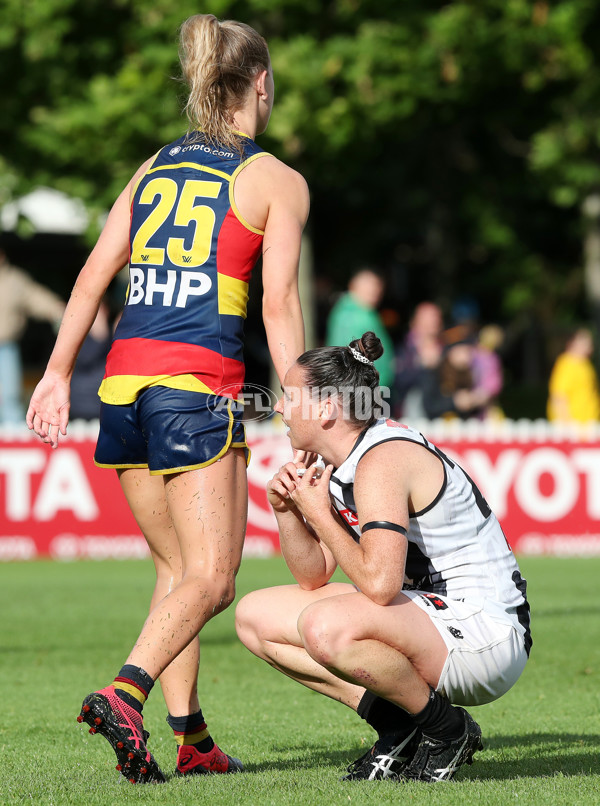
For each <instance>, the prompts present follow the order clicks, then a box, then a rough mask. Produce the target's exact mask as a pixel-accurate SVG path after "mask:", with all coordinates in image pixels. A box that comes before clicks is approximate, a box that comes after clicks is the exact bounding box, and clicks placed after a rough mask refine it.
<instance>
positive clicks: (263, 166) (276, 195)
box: [235, 156, 310, 382]
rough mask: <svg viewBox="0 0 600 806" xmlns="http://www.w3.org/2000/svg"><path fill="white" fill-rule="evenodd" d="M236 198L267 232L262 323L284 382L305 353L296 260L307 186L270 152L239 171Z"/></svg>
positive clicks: (252, 221) (307, 202)
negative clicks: (299, 357) (296, 361)
mask: <svg viewBox="0 0 600 806" xmlns="http://www.w3.org/2000/svg"><path fill="white" fill-rule="evenodd" d="M235 200H236V204H237V205H238V207H239V209H240V212H241V213H242V215H243V216H244V217H245V218H246V220H247V221H248V222H249V223H250V224H252V225H253V226H256V227H258V228H260V229H263V230H264V239H263V260H262V276H263V321H264V324H265V330H266V333H267V342H268V344H269V351H270V353H271V358H272V360H273V364H274V365H275V371H276V372H277V375H278V377H279V379H280V381H282V382H283V379H284V377H285V373H286V372H287V370H288V369H289V367H290V366H291V365H292V364H293V363H294V361H295V360H296V358H297V357H298V356H299V355H300V354H301V353H302V352H303V351H304V325H303V321H302V309H301V306H300V295H299V293H298V262H299V259H300V247H301V242H302V231H303V229H304V226H305V224H306V220H307V218H308V212H309V206H310V200H309V194H308V187H307V185H306V182H305V180H304V179H303V177H302V176H301V175H300V174H299V173H297V171H294V170H292V169H291V168H289V167H288V166H287V165H285V164H284V163H282V162H280V161H279V160H277V159H275V157H271V156H267V157H263V158H261V159H258V160H255V161H254V162H253V163H251V164H250V165H248V166H247V167H246V168H244V170H243V171H242V172H241V174H240V175H239V177H238V178H237V180H236V184H235Z"/></svg>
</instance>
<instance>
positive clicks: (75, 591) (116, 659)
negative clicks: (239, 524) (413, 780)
mask: <svg viewBox="0 0 600 806" xmlns="http://www.w3.org/2000/svg"><path fill="white" fill-rule="evenodd" d="M521 567H522V570H523V573H524V575H525V576H526V577H527V579H528V582H529V598H530V602H531V605H532V611H533V637H534V647H533V652H532V656H531V660H530V662H529V665H528V667H527V668H526V670H525V672H524V675H523V677H522V678H521V680H520V681H519V683H518V684H517V685H516V687H515V688H514V689H513V690H512V691H511V692H509V693H508V694H507V695H506V696H505V697H503V698H502V699H501V700H499V701H498V702H495V703H492V704H491V705H486V706H483V707H480V708H473V709H471V713H472V714H473V716H474V717H475V718H476V719H477V720H478V721H479V723H480V724H481V726H482V729H483V735H484V742H485V750H484V751H483V752H481V753H479V754H478V755H477V756H476V761H475V764H474V765H473V766H472V767H465V768H463V769H462V770H461V771H460V772H459V774H458V776H457V778H456V780H455V781H453V782H451V783H445V784H436V785H433V786H432V785H426V784H397V783H393V782H389V781H381V782H362V783H351V782H344V783H342V782H340V780H339V779H340V777H341V775H342V774H343V772H344V769H345V766H346V765H347V764H348V763H349V762H350V761H351V760H352V759H353V758H355V757H356V756H357V755H359V754H360V753H361V752H363V750H364V749H365V747H367V746H369V745H370V744H371V743H372V741H373V739H374V734H373V733H372V731H371V730H370V728H369V727H368V726H367V725H366V724H365V723H364V722H363V721H362V720H360V719H359V718H358V717H357V716H356V715H355V714H353V713H352V712H351V711H349V710H347V709H345V708H344V707H343V706H341V705H339V704H337V703H334V702H331V701H329V700H327V699H325V698H324V697H321V696H319V695H317V694H314V693H313V692H310V691H307V690H305V689H303V688H302V687H301V686H298V685H297V684H295V683H293V682H292V681H290V680H287V679H286V678H284V677H283V676H281V675H279V674H277V673H276V672H275V671H273V670H272V669H270V668H269V667H267V665H266V664H263V663H262V662H260V661H258V660H257V659H256V658H254V657H253V656H252V655H250V653H249V652H248V651H247V650H246V649H245V648H244V647H243V646H242V645H241V644H240V643H239V642H238V640H237V638H236V635H235V631H234V627H233V607H232V608H230V610H229V611H227V612H226V613H224V614H222V615H221V616H219V617H218V618H217V619H215V620H214V621H213V622H211V623H210V624H209V625H207V627H206V628H205V630H204V632H203V644H202V645H203V656H202V667H201V670H200V688H201V692H202V693H201V703H202V707H203V710H204V714H205V717H206V719H207V721H208V724H209V727H210V728H211V732H212V733H213V735H214V737H215V738H216V740H217V741H218V743H219V744H220V745H221V747H222V748H223V749H225V750H227V751H228V752H229V753H232V754H234V755H237V756H239V757H240V758H241V759H243V761H244V762H245V764H246V767H247V770H248V772H247V773H246V774H244V775H235V776H210V777H209V776H207V777H202V778H196V779H191V780H179V779H173V780H170V781H168V782H167V783H166V784H164V785H161V786H157V785H155V786H152V785H150V786H132V785H131V784H128V783H127V782H126V781H125V780H124V779H123V778H122V777H121V776H120V775H119V774H118V773H117V772H116V771H115V769H114V765H115V759H114V756H113V753H112V751H111V750H110V747H109V745H108V744H107V742H106V741H105V740H104V739H103V738H101V737H100V736H90V735H89V734H88V732H87V729H85V728H83V727H81V726H79V725H78V723H77V722H76V716H77V714H78V713H79V708H80V704H81V700H82V698H83V697H84V696H85V695H86V694H87V693H88V692H89V691H91V690H93V689H96V688H99V687H101V686H104V685H106V684H107V683H108V682H110V680H112V677H113V676H114V674H115V673H116V671H118V669H119V668H120V666H121V664H122V662H123V661H124V659H125V657H126V656H127V654H128V652H129V649H130V647H131V644H132V643H133V641H134V639H135V637H136V636H137V632H138V630H139V627H140V626H141V623H142V621H143V619H144V616H145V610H146V603H147V602H148V600H149V596H150V592H151V588H152V582H153V572H152V568H151V565H150V564H149V563H145V562H97V563H94V562H80V563H74V564H58V563H51V562H35V563H22V564H21V563H15V564H6V565H0V614H1V615H0V704H1V711H0V803H1V804H7V803H33V804H98V806H108V805H109V804H110V805H112V804H122V803H126V804H129V803H143V804H145V803H161V804H168V806H171V805H176V804H187V805H189V804H210V805H211V806H212V804H216V805H218V806H221V804H222V805H223V806H234V804H257V805H258V804H261V806H263V805H265V806H266V805H267V804H294V806H303V805H304V804H306V805H307V806H308V805H309V804H310V805H311V806H312V805H313V804H347V803H350V804H352V803H354V804H361V806H369V804H386V803H401V804H415V806H419V804H423V806H425V804H426V805H427V806H440V805H442V806H454V805H455V804H456V805H457V806H458V804H460V805H461V806H465V804H478V806H487V804H494V805H495V804H502V806H505V804H508V803H514V804H535V806H539V804H544V806H549V805H550V804H561V806H562V805H563V804H580V803H581V804H584V803H585V804H587V805H589V804H598V803H600V751H599V748H600V620H599V616H600V606H599V605H598V599H597V594H596V584H597V579H598V577H599V576H600V559H589V560H577V559H555V558H551V559H550V558H540V559H537V558H536V559H522V560H521ZM289 581H291V578H290V576H289V574H288V572H287V570H286V569H285V567H284V565H283V562H282V561H281V560H280V559H272V560H245V561H244V563H243V564H242V569H241V571H240V575H239V578H238V595H239V596H241V595H243V594H244V593H245V592H247V591H249V590H251V589H254V588H259V587H265V586H268V585H274V584H282V583H286V582H289ZM145 723H146V727H147V728H148V729H149V730H150V732H151V734H152V736H151V739H150V748H151V750H152V751H153V753H154V755H155V756H156V758H157V760H158V762H159V763H160V764H161V766H162V767H163V769H164V770H165V771H166V772H167V771H170V770H172V768H173V766H174V759H175V749H174V742H173V738H172V734H171V731H170V729H169V727H168V725H167V723H166V722H165V707H164V702H163V700H162V695H161V693H160V690H159V689H158V687H157V689H156V690H155V691H154V692H153V695H152V697H151V698H150V700H149V702H148V704H147V707H146V709H145Z"/></svg>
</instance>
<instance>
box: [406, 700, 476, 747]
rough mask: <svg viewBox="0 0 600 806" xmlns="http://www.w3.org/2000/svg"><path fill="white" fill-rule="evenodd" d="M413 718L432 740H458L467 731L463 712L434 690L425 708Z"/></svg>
mask: <svg viewBox="0 0 600 806" xmlns="http://www.w3.org/2000/svg"><path fill="white" fill-rule="evenodd" d="M412 718H413V719H414V721H415V722H416V724H417V725H418V726H419V727H420V728H421V730H422V731H423V733H424V734H425V736H429V738H431V739H458V738H459V736H462V734H463V732H464V729H465V721H464V718H463V715H462V713H461V711H459V710H458V708H455V707H454V706H453V705H451V704H450V702H449V700H447V699H446V698H445V697H442V696H441V694H438V693H437V691H434V690H433V689H431V690H430V692H429V702H428V703H427V705H426V706H425V708H423V710H422V711H419V713H418V714H413V715H412Z"/></svg>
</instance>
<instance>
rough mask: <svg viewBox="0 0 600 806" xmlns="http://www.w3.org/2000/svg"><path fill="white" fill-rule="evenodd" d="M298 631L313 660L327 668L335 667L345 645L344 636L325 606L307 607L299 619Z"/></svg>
mask: <svg viewBox="0 0 600 806" xmlns="http://www.w3.org/2000/svg"><path fill="white" fill-rule="evenodd" d="M298 632H299V633H300V637H301V638H302V643H303V644H304V648H305V649H306V651H307V652H308V654H309V655H310V656H311V658H312V659H313V660H315V661H316V662H317V663H320V664H321V666H325V667H326V668H332V667H335V662H336V658H337V656H338V654H339V653H340V652H341V651H342V649H343V646H344V638H343V636H342V635H341V634H340V631H339V625H338V624H336V623H335V620H332V619H331V618H330V617H329V615H328V614H327V613H326V612H325V610H324V608H321V607H319V606H318V605H316V606H312V607H307V608H306V610H304V611H303V612H302V613H301V614H300V618H299V619H298Z"/></svg>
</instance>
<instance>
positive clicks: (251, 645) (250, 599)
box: [235, 593, 262, 655]
mask: <svg viewBox="0 0 600 806" xmlns="http://www.w3.org/2000/svg"><path fill="white" fill-rule="evenodd" d="M255 599H257V596H256V595H255V594H254V593H248V594H247V595H246V596H244V597H243V599H240V601H239V602H238V604H237V607H236V609H235V629H236V632H237V634H238V638H239V639H240V641H241V642H242V644H244V646H245V647H246V648H247V649H249V650H250V652H253V653H254V654H255V655H257V654H260V653H259V650H260V647H261V644H262V642H261V640H260V635H259V633H260V612H259V610H258V609H257V607H256V603H255Z"/></svg>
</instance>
